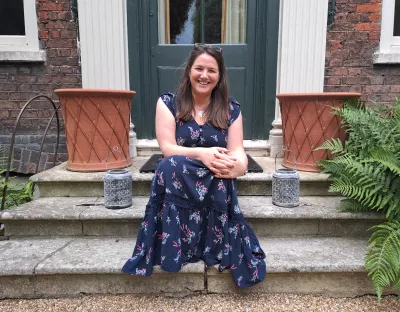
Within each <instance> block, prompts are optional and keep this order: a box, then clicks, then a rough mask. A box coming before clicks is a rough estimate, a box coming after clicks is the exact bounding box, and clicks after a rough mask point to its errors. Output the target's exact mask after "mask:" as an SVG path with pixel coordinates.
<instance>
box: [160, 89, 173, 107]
mask: <svg viewBox="0 0 400 312" xmlns="http://www.w3.org/2000/svg"><path fill="white" fill-rule="evenodd" d="M174 98H175V94H173V93H172V92H169V91H167V92H164V93H162V94H161V95H160V99H161V100H162V101H163V102H164V103H165V104H167V105H168V104H169V103H170V102H173V99H174Z"/></svg>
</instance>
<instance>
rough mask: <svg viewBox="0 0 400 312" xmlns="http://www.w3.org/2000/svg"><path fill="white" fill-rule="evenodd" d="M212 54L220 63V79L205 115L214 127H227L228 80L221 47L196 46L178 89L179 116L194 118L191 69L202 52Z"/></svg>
mask: <svg viewBox="0 0 400 312" xmlns="http://www.w3.org/2000/svg"><path fill="white" fill-rule="evenodd" d="M204 53H206V54H209V55H211V56H212V57H213V58H214V59H215V60H216V62H217V64H218V71H219V80H218V83H217V85H216V86H215V87H214V89H213V90H212V92H211V97H210V104H209V105H208V107H207V109H206V111H205V115H206V116H207V118H208V123H210V124H212V125H213V126H214V127H217V128H222V129H226V128H227V127H228V117H229V103H228V101H229V99H228V81H227V74H226V68H225V63H224V59H223V57H222V53H221V50H220V49H217V48H215V47H212V46H209V45H201V46H195V47H194V48H193V50H192V51H191V52H190V54H189V57H188V59H187V61H186V66H185V70H184V72H183V74H182V78H181V80H180V82H179V84H178V87H177V89H176V108H177V116H176V117H177V118H178V119H181V120H184V121H189V120H192V119H193V116H192V112H193V110H194V103H193V95H192V85H191V83H190V70H191V68H192V66H193V63H194V62H195V60H196V59H197V57H198V56H199V55H201V54H204Z"/></svg>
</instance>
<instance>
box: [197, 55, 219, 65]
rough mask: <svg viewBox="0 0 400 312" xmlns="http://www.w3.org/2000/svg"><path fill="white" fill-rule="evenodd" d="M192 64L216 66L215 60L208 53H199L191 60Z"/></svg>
mask: <svg viewBox="0 0 400 312" xmlns="http://www.w3.org/2000/svg"><path fill="white" fill-rule="evenodd" d="M194 65H202V66H207V67H215V68H218V63H217V60H216V59H215V58H214V57H213V56H212V55H210V54H207V53H203V54H200V55H199V56H198V57H197V58H196V59H195V60H194V62H193V66H194Z"/></svg>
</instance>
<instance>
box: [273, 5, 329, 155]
mask: <svg viewBox="0 0 400 312" xmlns="http://www.w3.org/2000/svg"><path fill="white" fill-rule="evenodd" d="M327 18H328V1H321V0H302V1H299V0H281V2H280V21H279V41H278V65H277V66H278V68H277V90H276V91H277V94H278V93H304V92H323V89H324V77H325V52H326V32H327ZM272 127H273V128H272V130H271V131H270V134H269V143H270V145H271V152H270V155H271V157H274V156H275V155H276V154H278V152H280V150H281V148H282V144H283V142H282V120H281V115H280V107H279V102H278V101H277V102H276V106H275V120H274V121H273V123H272Z"/></svg>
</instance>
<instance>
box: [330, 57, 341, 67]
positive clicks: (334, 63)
mask: <svg viewBox="0 0 400 312" xmlns="http://www.w3.org/2000/svg"><path fill="white" fill-rule="evenodd" d="M342 64H343V62H342V60H340V59H332V60H330V61H329V66H332V67H336V66H340V65H342Z"/></svg>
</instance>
